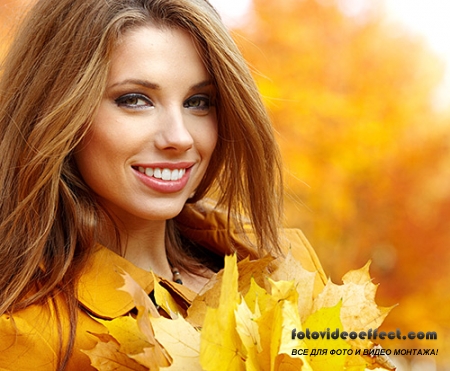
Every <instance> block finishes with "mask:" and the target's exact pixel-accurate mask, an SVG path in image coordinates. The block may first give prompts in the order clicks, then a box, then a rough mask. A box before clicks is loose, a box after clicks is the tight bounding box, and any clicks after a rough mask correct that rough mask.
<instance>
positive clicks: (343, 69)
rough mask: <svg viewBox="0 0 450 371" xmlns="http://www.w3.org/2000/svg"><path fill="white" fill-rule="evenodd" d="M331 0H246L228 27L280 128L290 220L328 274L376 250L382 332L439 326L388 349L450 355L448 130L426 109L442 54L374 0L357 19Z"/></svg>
mask: <svg viewBox="0 0 450 371" xmlns="http://www.w3.org/2000/svg"><path fill="white" fill-rule="evenodd" d="M338 2H339V1H338V0H320V1H319V0H302V1H300V0H281V1H265V0H254V6H253V12H252V13H251V14H250V15H249V19H248V22H247V23H246V24H245V25H243V26H241V28H240V29H236V30H234V32H235V39H236V41H237V42H238V44H239V45H240V46H241V48H242V49H243V51H244V54H245V56H246V58H247V59H248V60H249V63H250V65H251V66H252V68H254V70H255V78H256V79H257V82H258V84H259V87H260V89H261V91H262V93H263V95H264V96H265V99H266V102H267V106H268V108H269V111H270V113H271V115H272V117H273V120H274V123H275V126H276V129H277V131H278V134H279V140H280V145H281V148H282V152H283V155H284V159H285V162H286V181H287V199H286V204H287V205H286V207H287V224H288V225H290V226H296V227H300V228H301V229H303V230H304V231H305V233H306V235H307V236H308V237H309V238H310V240H311V242H312V244H313V246H315V248H316V250H317V251H318V254H319V257H320V258H321V260H322V263H323V264H324V266H325V270H326V271H327V273H328V274H330V275H331V277H332V278H333V279H336V277H340V276H341V275H342V273H343V272H345V271H347V270H349V269H351V268H352V267H355V266H360V265H361V264H362V263H363V262H365V261H366V260H367V259H372V260H373V266H372V267H373V269H372V272H373V276H374V277H375V278H376V280H377V281H379V282H380V283H381V286H380V296H381V300H383V304H386V305H391V304H393V303H396V302H398V303H399V304H400V305H399V307H397V308H396V309H394V310H393V311H392V314H391V316H390V317H389V318H388V320H387V321H386V325H385V326H386V328H388V329H391V328H392V329H394V330H395V329H396V328H399V329H403V331H419V330H426V331H432V330H433V331H437V332H438V335H439V340H438V342H434V343H433V342H432V343H429V342H428V343H426V342H425V343H424V342H409V343H407V342H398V343H395V342H393V341H390V342H389V343H386V344H384V346H385V347H392V348H395V347H403V348H404V347H407V346H409V347H413V348H414V347H422V348H423V347H428V348H430V347H435V348H439V347H440V348H442V349H441V351H440V353H439V354H440V355H446V357H450V350H447V352H446V351H445V350H444V348H443V347H444V344H445V343H446V342H447V343H448V337H449V336H450V312H449V311H448V309H447V305H448V304H449V303H450V294H449V293H448V290H447V288H448V287H449V286H450V276H449V274H448V273H447V272H448V266H449V263H450V252H449V249H448V246H450V232H449V231H450V229H449V228H448V226H447V225H446V224H447V223H446V220H447V219H448V217H449V215H450V207H449V206H450V187H449V185H450V171H449V170H447V169H448V168H449V166H448V165H450V159H449V151H448V144H447V143H448V141H449V134H450V131H449V130H450V128H449V127H448V119H449V117H448V116H445V115H444V114H443V113H442V112H439V111H437V110H436V109H435V108H434V106H433V97H434V94H435V90H436V88H437V86H438V84H439V82H440V81H441V79H442V76H443V71H444V69H443V63H442V62H441V61H439V60H438V59H437V57H435V56H434V55H433V54H432V53H431V52H430V51H429V50H428V49H427V48H426V45H424V44H423V43H422V42H421V41H420V40H417V39H415V38H413V37H412V36H410V35H408V34H407V33H406V32H405V31H402V30H401V29H400V28H399V26H396V25H393V24H388V23H387V21H386V18H385V16H384V14H383V9H382V8H381V7H379V6H376V4H377V2H369V1H368V2H367V4H369V3H370V4H371V5H370V6H371V7H370V8H368V9H366V10H365V12H363V13H362V14H359V16H358V17H351V16H348V15H345V14H343V12H341V11H340V9H339V6H338V5H339V4H338ZM378 4H379V2H378ZM431 313H432V315H431ZM446 339H447V340H446ZM437 359H439V360H440V361H441V363H442V364H444V362H445V360H444V357H440V356H439V357H437ZM446 359H447V361H448V358H446Z"/></svg>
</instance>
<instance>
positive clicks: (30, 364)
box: [0, 295, 105, 371]
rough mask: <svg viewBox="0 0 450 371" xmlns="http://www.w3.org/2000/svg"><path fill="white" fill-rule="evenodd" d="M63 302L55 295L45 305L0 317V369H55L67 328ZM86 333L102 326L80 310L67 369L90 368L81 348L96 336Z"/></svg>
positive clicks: (90, 346)
mask: <svg viewBox="0 0 450 371" xmlns="http://www.w3.org/2000/svg"><path fill="white" fill-rule="evenodd" d="M63 301H64V298H62V297H60V296H58V295H57V296H56V297H55V298H53V299H52V300H48V301H47V302H46V303H44V304H40V305H32V306H29V307H27V308H25V309H21V310H18V311H16V312H14V313H13V314H6V313H5V314H3V315H2V316H0V370H8V371H17V370H21V371H26V370H30V371H31V370H33V371H41V370H42V371H44V370H45V371H49V370H56V368H57V363H58V357H59V356H60V354H59V352H60V350H62V349H64V347H65V345H66V344H65V343H64V341H63V346H62V347H61V337H62V338H63V339H65V338H67V336H68V331H69V329H70V323H69V318H68V315H67V313H65V310H64V308H65V305H64V303H63ZM55 308H58V309H57V310H56V309H55ZM80 330H81V331H80ZM89 332H94V333H104V332H105V328H104V326H103V325H101V324H100V323H98V322H97V321H95V320H94V319H92V318H91V317H90V316H89V315H88V314H87V313H85V312H84V311H82V310H80V311H79V312H78V326H77V336H76V338H75V345H74V353H73V356H72V357H71V359H70V361H69V364H68V368H67V369H68V370H86V371H88V370H93V368H91V366H90V360H89V358H88V357H87V356H86V355H85V354H84V353H82V351H81V350H82V349H86V350H88V349H91V348H93V347H94V346H95V338H94V337H92V335H90V334H89Z"/></svg>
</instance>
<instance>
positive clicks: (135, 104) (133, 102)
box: [115, 94, 153, 108]
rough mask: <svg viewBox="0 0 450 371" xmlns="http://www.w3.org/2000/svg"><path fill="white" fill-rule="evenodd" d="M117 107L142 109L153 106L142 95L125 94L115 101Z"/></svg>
mask: <svg viewBox="0 0 450 371" xmlns="http://www.w3.org/2000/svg"><path fill="white" fill-rule="evenodd" d="M115 102H116V104H117V105H118V106H119V107H126V108H144V107H151V106H153V104H152V102H151V101H150V99H148V98H147V97H146V96H145V95H142V94H125V95H122V96H120V97H119V98H117V99H116V100H115Z"/></svg>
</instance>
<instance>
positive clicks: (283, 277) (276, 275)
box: [270, 251, 317, 321]
mask: <svg viewBox="0 0 450 371" xmlns="http://www.w3.org/2000/svg"><path fill="white" fill-rule="evenodd" d="M316 276H317V272H309V271H307V270H306V269H304V268H303V266H302V265H301V263H300V262H299V261H298V260H296V259H295V258H294V257H293V256H292V253H291V251H289V252H288V254H287V255H286V258H285V259H283V260H282V262H281V263H280V265H279V266H278V267H277V269H276V270H275V271H274V272H273V273H272V274H271V276H270V278H271V279H272V280H274V281H294V282H295V286H296V289H297V292H298V310H299V313H300V319H301V320H302V321H304V320H305V319H306V318H307V317H308V316H309V315H310V314H311V310H312V306H313V292H314V283H315V279H316Z"/></svg>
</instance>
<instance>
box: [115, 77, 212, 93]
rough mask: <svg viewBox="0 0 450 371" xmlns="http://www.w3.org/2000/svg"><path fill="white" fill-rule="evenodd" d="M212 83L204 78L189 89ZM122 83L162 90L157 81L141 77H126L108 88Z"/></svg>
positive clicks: (203, 86) (200, 87)
mask: <svg viewBox="0 0 450 371" xmlns="http://www.w3.org/2000/svg"><path fill="white" fill-rule="evenodd" d="M212 84H213V83H212V81H211V80H204V81H201V82H199V83H197V84H194V85H192V86H191V87H190V88H189V90H197V89H202V88H205V87H208V86H210V85H212ZM121 85H140V86H143V87H144V88H147V89H151V90H161V86H160V85H158V84H155V83H153V82H150V81H147V80H140V79H126V80H123V81H119V82H116V83H114V84H112V85H110V86H108V88H107V89H112V88H114V87H116V86H121Z"/></svg>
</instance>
